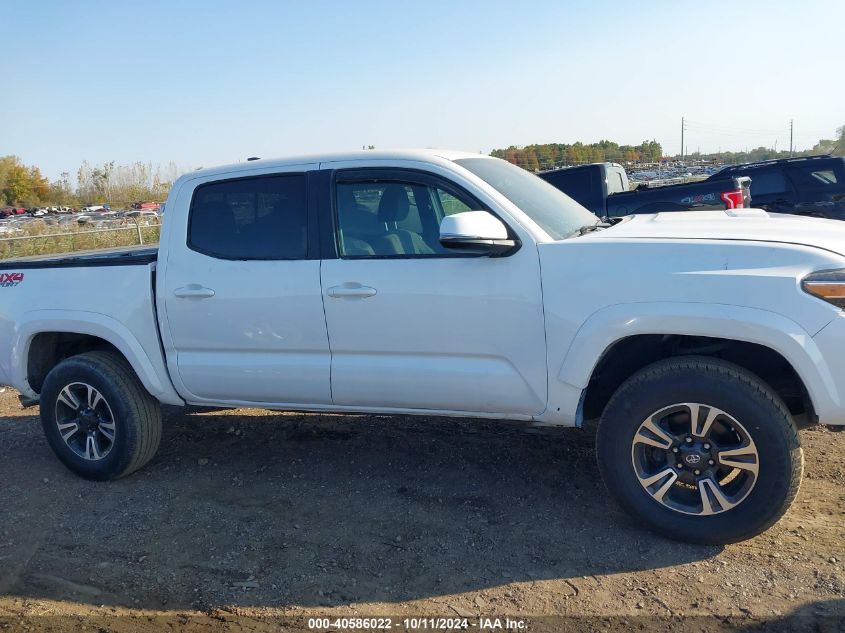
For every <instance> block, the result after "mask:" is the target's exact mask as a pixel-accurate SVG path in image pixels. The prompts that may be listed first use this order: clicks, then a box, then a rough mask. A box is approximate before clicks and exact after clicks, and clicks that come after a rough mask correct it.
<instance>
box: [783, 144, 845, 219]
mask: <svg viewBox="0 0 845 633" xmlns="http://www.w3.org/2000/svg"><path fill="white" fill-rule="evenodd" d="M843 165H845V162H844V161H843V159H841V158H837V159H831V160H814V159H810V160H807V161H804V162H795V163H794V164H792V165H790V166H789V167H788V168H787V173H788V175H789V178H790V180H791V181H792V182H793V184H794V185H795V190H796V195H797V199H798V204H797V205H796V210H795V211H794V213H800V214H802V215H812V216H819V217H826V218H834V219H837V220H841V219H843V218H845V169H843Z"/></svg>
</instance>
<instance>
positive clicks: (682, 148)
mask: <svg viewBox="0 0 845 633" xmlns="http://www.w3.org/2000/svg"><path fill="white" fill-rule="evenodd" d="M685 129H686V126H685V125H684V117H681V162H683V160H684V130H685Z"/></svg>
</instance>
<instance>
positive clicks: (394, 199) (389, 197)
mask: <svg viewBox="0 0 845 633" xmlns="http://www.w3.org/2000/svg"><path fill="white" fill-rule="evenodd" d="M410 210H411V204H410V203H409V202H408V192H407V191H406V190H405V186H404V185H387V186H386V187H385V188H384V192H383V193H382V194H381V200H379V203H378V219H379V220H380V221H381V222H401V221H402V220H404V219H405V218H407V217H408V212H409V211H410Z"/></svg>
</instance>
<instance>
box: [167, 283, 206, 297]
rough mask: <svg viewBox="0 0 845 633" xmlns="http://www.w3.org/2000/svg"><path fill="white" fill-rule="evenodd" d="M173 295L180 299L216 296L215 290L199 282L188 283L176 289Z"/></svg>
mask: <svg viewBox="0 0 845 633" xmlns="http://www.w3.org/2000/svg"><path fill="white" fill-rule="evenodd" d="M173 296H174V297H179V298H180V299H209V298H211V297H213V296H214V291H213V290H212V289H211V288H205V287H203V286H200V285H199V284H188V285H187V286H182V287H181V288H177V289H176V290H174V291H173Z"/></svg>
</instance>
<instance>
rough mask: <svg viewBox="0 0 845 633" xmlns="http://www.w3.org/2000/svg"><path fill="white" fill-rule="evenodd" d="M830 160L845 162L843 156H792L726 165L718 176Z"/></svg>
mask: <svg viewBox="0 0 845 633" xmlns="http://www.w3.org/2000/svg"><path fill="white" fill-rule="evenodd" d="M830 159H839V160H843V157H842V156H833V155H832V154H816V155H814V156H792V157H790V158H772V159H770V160H760V161H756V162H753V163H739V164H737V165H726V166H725V167H723V168H722V169H720V170H719V171H718V172H716V173H717V174H726V173H729V172H731V171H736V170H742V171H747V170H749V169H759V168H761V167H768V166H770V165H788V164H790V163H804V162H808V161H817V160H830Z"/></svg>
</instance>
